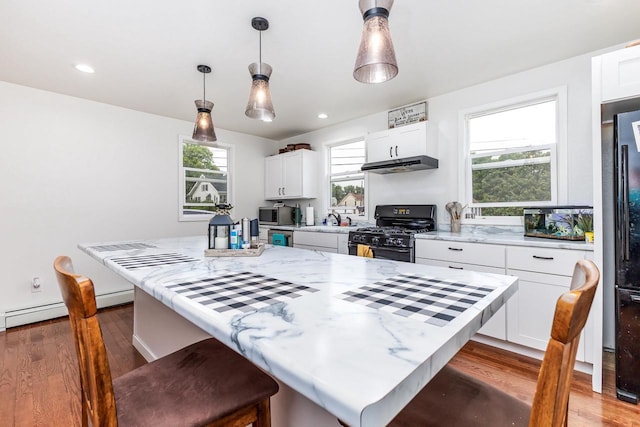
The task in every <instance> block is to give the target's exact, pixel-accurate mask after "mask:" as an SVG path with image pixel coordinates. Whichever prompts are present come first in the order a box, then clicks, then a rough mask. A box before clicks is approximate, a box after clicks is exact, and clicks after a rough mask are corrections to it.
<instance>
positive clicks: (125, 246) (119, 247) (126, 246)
mask: <svg viewBox="0 0 640 427" xmlns="http://www.w3.org/2000/svg"><path fill="white" fill-rule="evenodd" d="M148 248H155V246H153V245H150V244H148V243H142V242H140V243H115V244H113V245H99V246H89V249H93V250H94V251H97V252H110V251H127V250H130V249H148Z"/></svg>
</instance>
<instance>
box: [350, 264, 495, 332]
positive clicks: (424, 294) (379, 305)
mask: <svg viewBox="0 0 640 427" xmlns="http://www.w3.org/2000/svg"><path fill="white" fill-rule="evenodd" d="M491 291H493V289H491V288H486V287H479V286H473V285H470V284H468V283H459V282H455V281H451V280H443V279H436V278H433V277H426V276H419V275H412V274H401V275H398V276H395V277H391V278H388V279H385V280H382V281H380V282H376V283H374V284H372V285H368V286H363V287H361V288H358V289H356V290H353V291H349V292H345V293H344V294H341V295H339V297H340V298H342V299H344V300H347V301H351V302H354V303H356V304H360V305H364V306H367V307H371V308H375V309H379V310H383V311H386V312H389V313H393V314H398V315H400V316H404V317H409V318H411V319H415V320H419V321H422V322H426V323H430V324H432V325H436V326H444V325H446V324H447V323H449V322H450V321H451V320H453V319H455V318H456V316H458V315H459V314H460V313H462V312H464V311H465V310H466V309H467V308H469V307H471V306H472V305H473V304H475V303H476V302H478V301H480V300H481V299H482V298H484V297H485V296H486V295H488V294H489V293H491Z"/></svg>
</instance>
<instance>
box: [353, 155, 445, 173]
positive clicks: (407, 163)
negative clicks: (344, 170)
mask: <svg viewBox="0 0 640 427" xmlns="http://www.w3.org/2000/svg"><path fill="white" fill-rule="evenodd" d="M437 168H438V159H434V158H433V157H429V156H413V157H405V158H404V159H391V160H383V161H381V162H371V163H365V164H364V165H362V168H360V170H362V171H363V172H373V173H380V174H383V173H398V172H411V171H417V170H425V169H437Z"/></svg>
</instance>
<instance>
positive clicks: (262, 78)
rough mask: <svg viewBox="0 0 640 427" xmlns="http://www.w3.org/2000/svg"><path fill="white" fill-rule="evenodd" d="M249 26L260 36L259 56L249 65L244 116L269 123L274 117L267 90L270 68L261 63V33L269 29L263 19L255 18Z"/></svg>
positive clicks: (274, 113) (269, 94) (267, 22)
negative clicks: (249, 90) (249, 81)
mask: <svg viewBox="0 0 640 427" xmlns="http://www.w3.org/2000/svg"><path fill="white" fill-rule="evenodd" d="M251 26H252V27H253V28H254V29H256V30H258V33H259V34H260V56H259V62H257V63H256V62H254V63H253V64H251V65H249V74H251V92H250V93H249V102H248V103H247V109H246V110H245V112H244V113H245V114H246V115H247V117H251V118H252V119H259V120H262V121H264V122H270V121H272V120H273V119H274V117H275V116H276V112H275V110H274V109H273V102H272V101H271V91H270V90H269V78H270V77H271V71H272V70H271V66H270V65H269V64H265V63H263V62H262V32H263V31H264V30H266V29H268V28H269V21H267V20H266V19H265V18H260V17H255V18H253V19H252V20H251Z"/></svg>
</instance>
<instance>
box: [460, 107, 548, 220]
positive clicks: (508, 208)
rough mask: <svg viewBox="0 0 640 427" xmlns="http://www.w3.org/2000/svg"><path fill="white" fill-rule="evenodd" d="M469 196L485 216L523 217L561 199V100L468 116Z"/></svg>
mask: <svg viewBox="0 0 640 427" xmlns="http://www.w3.org/2000/svg"><path fill="white" fill-rule="evenodd" d="M467 130H468V133H467V135H468V144H469V145H468V146H469V162H468V164H469V165H470V171H469V172H470V175H469V176H468V181H467V182H468V189H467V197H468V204H469V206H470V207H471V208H472V211H473V212H475V213H476V214H479V215H481V216H521V215H522V210H523V208H524V207H525V206H535V205H548V204H553V203H556V200H557V191H556V160H555V159H556V143H557V100H556V98H555V97H554V98H552V99H549V98H547V99H543V100H536V101H532V102H530V103H527V104H525V105H522V104H520V105H517V106H511V107H507V108H504V109H501V110H499V111H495V110H494V111H491V112H484V113H479V114H478V113H477V114H473V115H469V116H467Z"/></svg>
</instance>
